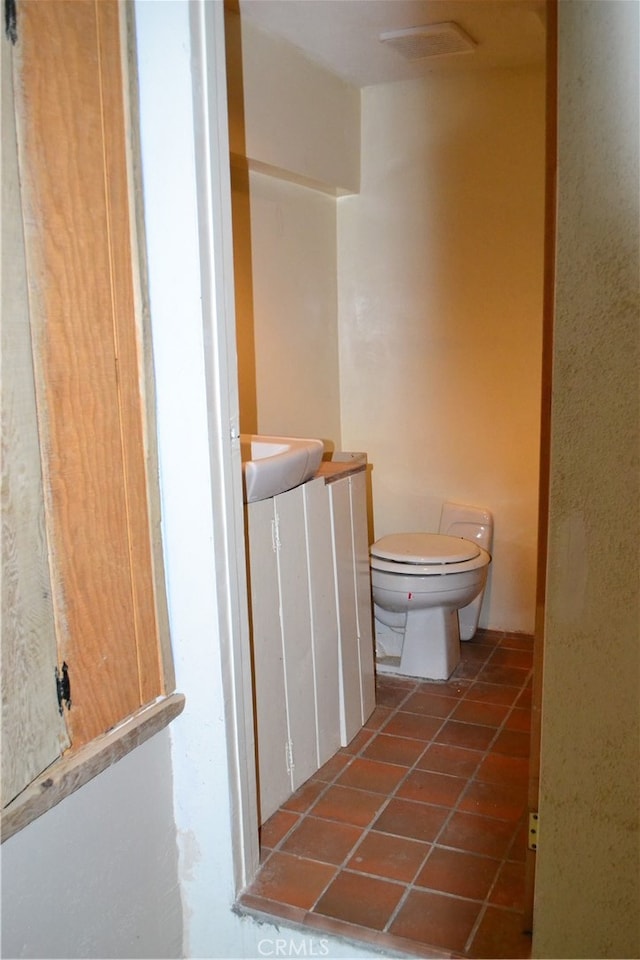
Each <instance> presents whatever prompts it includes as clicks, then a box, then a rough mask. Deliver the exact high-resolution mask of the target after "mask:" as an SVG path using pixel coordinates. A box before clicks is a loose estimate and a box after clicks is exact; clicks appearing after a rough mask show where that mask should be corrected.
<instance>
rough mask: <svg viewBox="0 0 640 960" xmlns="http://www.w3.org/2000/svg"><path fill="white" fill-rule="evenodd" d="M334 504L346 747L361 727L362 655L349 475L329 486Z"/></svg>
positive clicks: (342, 727)
mask: <svg viewBox="0 0 640 960" xmlns="http://www.w3.org/2000/svg"><path fill="white" fill-rule="evenodd" d="M328 489H329V497H330V504H331V530H332V536H333V551H334V572H335V589H336V601H337V606H338V632H339V650H340V688H341V691H342V709H341V716H340V736H341V742H342V745H343V746H346V745H347V744H348V743H349V741H350V740H352V739H353V738H354V737H355V735H356V733H357V732H358V730H359V729H360V727H361V726H362V710H361V698H360V657H359V652H358V620H357V615H356V590H355V577H354V566H355V559H354V554H353V535H352V529H351V496H350V491H349V478H347V479H345V480H338V481H336V482H335V483H331V484H330V485H329V487H328Z"/></svg>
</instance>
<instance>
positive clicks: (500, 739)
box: [491, 730, 531, 757]
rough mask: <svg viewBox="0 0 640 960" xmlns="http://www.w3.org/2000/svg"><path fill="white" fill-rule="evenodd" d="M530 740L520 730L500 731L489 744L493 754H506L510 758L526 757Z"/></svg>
mask: <svg viewBox="0 0 640 960" xmlns="http://www.w3.org/2000/svg"><path fill="white" fill-rule="evenodd" d="M530 743H531V738H530V736H529V734H528V733H523V732H522V731H521V730H501V731H500V732H499V734H498V736H497V737H496V739H495V740H494V742H493V743H492V744H491V749H492V750H493V751H495V753H506V754H507V756H510V757H528V756H529V746H530Z"/></svg>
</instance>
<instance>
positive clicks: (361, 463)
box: [315, 453, 367, 483]
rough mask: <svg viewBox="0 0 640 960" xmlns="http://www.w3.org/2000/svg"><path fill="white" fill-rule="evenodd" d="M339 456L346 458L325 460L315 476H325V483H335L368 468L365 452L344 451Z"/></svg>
mask: <svg viewBox="0 0 640 960" xmlns="http://www.w3.org/2000/svg"><path fill="white" fill-rule="evenodd" d="M338 456H339V457H344V459H339V460H323V461H322V463H321V464H320V466H319V467H318V471H317V473H316V475H315V476H316V477H324V482H325V483H333V482H334V481H335V480H342V478H343V477H350V476H352V475H353V474H355V473H362V471H363V470H366V469H367V457H366V454H364V453H342V454H338Z"/></svg>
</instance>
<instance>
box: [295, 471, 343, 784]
mask: <svg viewBox="0 0 640 960" xmlns="http://www.w3.org/2000/svg"><path fill="white" fill-rule="evenodd" d="M303 490H304V507H305V528H306V539H307V562H308V565H309V577H310V581H311V583H312V585H313V589H312V591H311V598H310V600H311V632H312V650H313V674H314V688H315V713H316V738H317V750H318V765H319V766H322V764H323V763H326V761H327V760H329V759H330V758H331V757H332V756H333V755H334V753H335V752H336V751H337V750H338V748H339V746H340V679H339V670H340V667H339V651H338V643H339V638H338V613H337V609H336V593H335V585H334V578H333V552H332V545H331V514H330V509H329V498H328V496H327V493H326V490H325V486H324V482H321V481H320V480H314V481H312V482H311V483H305V485H304V487H303Z"/></svg>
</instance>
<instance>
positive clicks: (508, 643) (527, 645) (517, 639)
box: [498, 633, 534, 653]
mask: <svg viewBox="0 0 640 960" xmlns="http://www.w3.org/2000/svg"><path fill="white" fill-rule="evenodd" d="M533 642H534V641H533V637H531V636H529V635H528V634H518V633H512V634H507V636H506V637H502V638H501V640H500V643H499V644H498V646H499V647H508V648H509V649H510V650H529V651H530V652H531V653H533Z"/></svg>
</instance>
